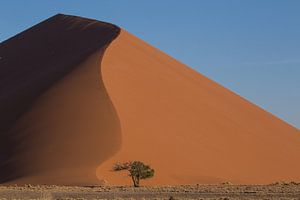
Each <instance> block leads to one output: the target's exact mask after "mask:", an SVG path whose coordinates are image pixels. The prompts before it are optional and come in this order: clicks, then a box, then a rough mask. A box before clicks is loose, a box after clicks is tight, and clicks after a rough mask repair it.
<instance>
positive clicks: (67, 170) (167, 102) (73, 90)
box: [0, 15, 300, 185]
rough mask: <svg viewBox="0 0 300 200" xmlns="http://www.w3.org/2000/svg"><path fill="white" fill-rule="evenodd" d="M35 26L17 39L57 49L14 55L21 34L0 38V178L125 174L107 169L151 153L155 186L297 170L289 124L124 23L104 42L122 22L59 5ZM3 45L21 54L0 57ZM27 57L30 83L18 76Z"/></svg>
mask: <svg viewBox="0 0 300 200" xmlns="http://www.w3.org/2000/svg"><path fill="white" fill-rule="evenodd" d="M49 23H50V25H51V26H50V25H49ZM59 24H62V27H65V29H63V30H62V29H61V28H60V26H59ZM37 27H38V28H36V29H39V30H42V31H40V32H38V31H36V30H35V31H34V30H32V31H27V35H24V33H22V34H21V35H19V38H20V37H21V38H24V41H26V42H28V43H30V42H33V43H37V40H38V39H37V38H38V37H45V38H46V40H42V41H38V42H41V43H42V45H41V47H40V49H38V50H39V51H42V52H44V53H45V54H47V52H49V51H50V52H51V51H53V50H54V51H60V50H61V52H60V54H59V56H57V55H54V56H50V58H51V59H49V57H45V56H43V55H44V54H43V53H41V55H39V56H37V52H39V51H37V49H34V48H28V49H27V51H28V52H27V53H26V55H23V52H22V51H20V48H18V46H20V41H18V36H17V37H15V38H12V39H11V40H9V41H6V42H4V43H1V44H0V56H2V55H4V56H2V57H3V58H4V59H1V60H0V70H1V73H0V83H1V84H0V86H1V87H0V98H1V99H7V101H1V102H0V113H1V114H0V118H1V120H2V121H3V120H5V119H7V116H11V117H8V118H9V119H10V120H8V121H7V123H2V124H1V127H0V128H1V129H0V130H1V132H0V136H1V140H0V142H1V147H0V148H1V149H0V150H1V151H0V153H1V154H0V155H1V157H0V158H1V165H0V171H1V172H0V173H1V174H0V181H1V182H3V183H31V184H43V183H46V184H68V185H75V184H78V185H83V184H101V183H103V182H108V184H130V179H129V178H128V177H127V174H126V173H116V172H111V167H112V165H113V164H114V163H115V162H119V161H127V160H142V161H145V162H146V163H149V164H150V165H151V166H152V167H153V168H154V169H155V170H156V175H155V177H154V178H153V179H150V180H148V181H147V182H146V181H145V183H146V184H152V185H153V184H192V183H219V182H225V181H230V182H233V183H247V184H249V183H270V182H274V181H281V180H285V181H288V180H294V181H299V180H300V171H299V169H300V131H299V130H297V129H296V128H294V127H292V126H290V125H289V124H287V123H285V122H283V121H282V120H280V119H278V118H276V117H274V116H273V115H271V114H270V113H268V112H266V111H264V110H262V109H261V108H259V107H257V106H255V105H253V104H252V103H250V102H248V101H247V100H245V99H243V98H242V97H240V96H238V95H236V94H234V93H233V92H231V91H229V90H227V89H226V88H224V87H222V86H220V85H218V84H217V83H215V82H213V81H211V80H209V79H208V78H206V77H204V76H202V75H201V74H199V73H197V72H196V71H194V70H192V69H190V68H188V67H187V66H185V65H183V64H181V63H179V62H178V61H176V60H174V59H173V58H171V57H169V56H168V55H166V54H164V53H163V52H161V51H159V50H157V49H155V48H153V47H152V46H150V45H148V44H147V43H145V42H143V41H141V40H140V39H138V38H136V37H134V36H133V35H131V34H130V33H128V32H126V31H125V30H121V33H120V34H119V36H118V37H117V38H116V39H115V40H114V41H113V43H112V44H111V45H109V46H108V48H107V49H106V51H105V48H106V47H107V45H108V44H109V43H110V41H111V40H113V39H114V38H115V37H116V34H118V32H119V29H118V28H117V27H115V26H112V25H110V24H105V23H102V22H96V21H92V20H86V19H82V18H77V17H71V16H63V15H59V16H56V18H55V17H54V18H52V19H50V22H48V24H47V23H45V22H43V23H42V24H40V25H38V26H37ZM25 33H26V32H25ZM109 33H112V34H109ZM57 34H59V35H64V36H66V37H65V38H64V39H67V38H69V37H70V36H72V35H73V34H74V35H75V36H74V38H71V39H69V40H68V41H64V40H61V41H59V42H57V40H58V39H59V37H58V38H57V37H54V36H55V35H57ZM79 39H80V40H79ZM47 45H48V46H47ZM7 49H9V50H7ZM49 49H50V50H49ZM86 49H89V51H86V52H85V53H83V52H82V51H84V50H86ZM104 51H105V52H104ZM6 54H7V55H10V56H12V57H13V56H15V57H18V58H19V59H18V60H20V61H21V60H23V61H22V62H18V63H13V62H12V61H11V62H10V63H9V62H8V63H4V64H3V62H5V60H6V59H5V58H6V57H7V56H6ZM50 55H51V53H50ZM88 55H89V56H88ZM102 57H103V59H102V62H101V64H100V61H101V58H102ZM74 58H77V59H75V60H74ZM3 60H4V61H3ZM83 60H85V61H83ZM24 61H26V62H27V65H25V67H26V68H25V67H23V65H22V63H23V62H24ZM37 63H38V64H37ZM31 66H39V68H37V67H35V68H33V67H31ZM55 66H56V67H55ZM28 67H29V68H30V67H31V69H30V71H31V72H32V73H28V74H25V75H26V82H28V84H29V85H30V83H31V82H32V85H30V86H31V87H26V84H19V83H18V82H21V80H22V75H23V73H25V72H27V71H28V70H26V69H27V68H28ZM53 67H55V69H57V71H56V73H51V69H53ZM11 68H13V69H12V70H11ZM22 70H23V72H22V73H21V75H20V74H19V73H20V71H22ZM39 70H40V71H39ZM2 72H5V73H6V74H5V76H4V75H3V76H1V74H3V73H2ZM58 72H59V73H60V76H55V75H57V73H58ZM41 73H45V74H47V75H49V77H48V79H47V80H45V79H44V78H41V79H38V78H37V77H39V75H40V74H41ZM5 81H8V82H5ZM47 81H48V82H47ZM45 82H46V83H47V84H46V83H45ZM4 83H5V85H6V87H4V89H2V85H3V84H4ZM22 83H24V82H22ZM44 85H46V86H44ZM42 86H43V87H42ZM20 88H21V89H20ZM18 89H19V90H18ZM20 91H24V95H23V96H22V95H20ZM13 92H14V93H13ZM32 94H34V95H32ZM18 95H19V96H18ZM28 96H29V97H28ZM16 105H22V106H19V107H16ZM9 106H10V107H9ZM4 144H8V145H4ZM3 163H4V164H3ZM97 167H98V169H97V172H96V168H97ZM3 171H4V172H5V173H2V172H3ZM10 174H14V175H10ZM96 174H97V176H96ZM97 178H98V179H97ZM103 180H105V181H103Z"/></svg>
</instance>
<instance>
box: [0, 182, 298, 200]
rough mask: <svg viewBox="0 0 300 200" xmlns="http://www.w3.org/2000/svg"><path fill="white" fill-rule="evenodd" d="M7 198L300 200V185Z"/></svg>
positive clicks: (11, 193) (2, 198) (5, 193)
mask: <svg viewBox="0 0 300 200" xmlns="http://www.w3.org/2000/svg"><path fill="white" fill-rule="evenodd" d="M6 199H48V200H54V199H57V200H58V199H61V200H62V199H69V200H71V199H82V200H83V199H297V200H300V183H293V182H291V183H276V184H271V185H231V184H226V183H225V184H220V185H183V186H162V187H158V186H151V187H140V188H133V187H129V186H86V187H77V186H72V187H70V186H46V185H42V186H32V185H26V186H23V187H20V186H0V200H6Z"/></svg>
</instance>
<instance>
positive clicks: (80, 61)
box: [0, 15, 120, 184]
mask: <svg viewBox="0 0 300 200" xmlns="http://www.w3.org/2000/svg"><path fill="white" fill-rule="evenodd" d="M119 31H120V30H119V28H118V27H116V26H114V25H111V24H107V23H102V22H98V21H94V20H89V19H83V18H79V17H73V16H65V15H56V16H54V17H52V18H49V19H48V20H46V21H44V22H42V23H40V24H38V25H36V26H34V27H32V28H30V29H28V30H26V31H24V32H23V33H20V34H19V35H17V36H15V37H13V38H11V39H9V40H7V41H5V42H3V43H1V44H0V57H1V59H0V120H1V124H0V183H5V182H6V183H7V182H13V183H38V184H42V183H48V184H51V183H52V184H76V183H80V184H84V183H93V182H96V181H97V179H96V176H95V168H96V166H97V165H98V164H99V163H101V162H102V161H103V160H105V159H107V157H109V156H110V155H112V154H114V153H115V152H116V151H117V149H118V148H119V145H120V125H119V119H118V117H117V114H116V113H115V110H114V107H113V105H112V104H111V101H110V99H109V97H108V95H107V93H106V90H105V88H104V85H103V82H102V77H101V73H100V70H101V65H100V64H101V58H102V55H103V53H104V51H105V49H106V47H107V46H108V45H109V43H110V42H111V41H112V40H113V39H114V38H116V37H117V35H118V34H119ZM75 181H76V182H75Z"/></svg>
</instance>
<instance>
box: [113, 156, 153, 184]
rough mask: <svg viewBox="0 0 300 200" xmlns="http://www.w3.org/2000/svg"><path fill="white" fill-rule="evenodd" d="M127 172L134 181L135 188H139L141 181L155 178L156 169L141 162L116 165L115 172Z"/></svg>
mask: <svg viewBox="0 0 300 200" xmlns="http://www.w3.org/2000/svg"><path fill="white" fill-rule="evenodd" d="M122 170H127V171H128V172H129V176H130V177H131V179H132V182H133V185H134V187H139V185H140V180H141V179H148V178H152V177H153V176H154V169H152V168H151V167H150V166H149V165H145V164H144V163H143V162H141V161H129V162H124V163H116V164H115V165H114V166H113V171H122Z"/></svg>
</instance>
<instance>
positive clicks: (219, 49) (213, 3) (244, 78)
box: [0, 0, 300, 128]
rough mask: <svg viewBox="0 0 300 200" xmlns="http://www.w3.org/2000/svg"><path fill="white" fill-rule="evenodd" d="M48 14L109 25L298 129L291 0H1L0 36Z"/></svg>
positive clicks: (296, 41)
mask: <svg viewBox="0 0 300 200" xmlns="http://www.w3.org/2000/svg"><path fill="white" fill-rule="evenodd" d="M56 13H64V14H73V15H79V16H83V17H88V18H94V19H98V20H102V21H108V22H111V23H114V24H117V25H119V26H121V27H122V28H125V29H127V30H128V31H129V32H131V33H133V34H135V35H137V36H138V37H140V38H142V39H143V40H145V41H147V42H149V43H150V44H152V45H154V46H156V47H158V48H160V49H161V50H162V51H164V52H166V53H168V54H170V55H171V56H173V57H175V58H176V59H178V60H180V61H181V62H183V63H185V64H187V65H189V66H191V67H192V68H194V69H196V70H197V71H199V72H200V73H202V74H204V75H206V76H208V77H209V78H211V79H213V80H215V81H217V82H219V83H220V84H222V85H224V86H226V87H227V88H229V89H231V90H233V91H235V92H236V93H238V94H239V95H241V96H243V97H245V98H247V99H248V100H250V101H252V102H254V103H255V104H257V105H259V106H261V107H263V108H264V109H266V110H268V111H269V112H271V113H273V114H275V115H277V116H278V117H280V118H282V119H284V120H286V121H287V122H289V123H290V124H292V125H294V126H296V127H298V128H300V1H299V0H149V1H146V0H72V1H71V0H26V1H25V0H24V1H23V0H1V1H0V41H3V40H5V39H8V38H9V37H11V36H13V35H15V34H16V33H18V32H20V31H22V30H24V29H26V28H29V27H30V26H32V25H34V24H36V23H38V22H40V21H41V20H44V19H46V18H48V17H50V16H52V15H54V14H56ZM16 59H17V58H16Z"/></svg>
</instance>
